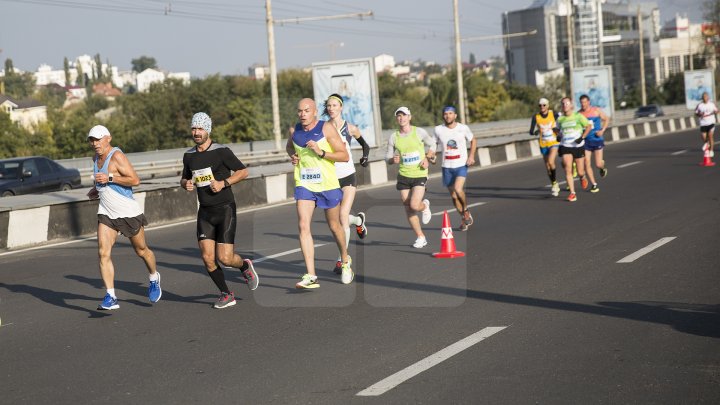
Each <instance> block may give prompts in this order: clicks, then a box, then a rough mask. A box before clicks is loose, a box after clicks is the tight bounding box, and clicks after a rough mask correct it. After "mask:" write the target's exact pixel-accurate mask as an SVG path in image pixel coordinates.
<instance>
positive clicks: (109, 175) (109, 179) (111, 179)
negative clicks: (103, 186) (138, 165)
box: [108, 173, 113, 183]
mask: <svg viewBox="0 0 720 405" xmlns="http://www.w3.org/2000/svg"><path fill="white" fill-rule="evenodd" d="M112 182H113V174H112V173H108V183H112Z"/></svg>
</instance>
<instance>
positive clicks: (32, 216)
mask: <svg viewBox="0 0 720 405" xmlns="http://www.w3.org/2000/svg"><path fill="white" fill-rule="evenodd" d="M696 126H697V125H696V123H695V120H694V119H692V118H691V117H686V118H659V119H655V120H652V121H646V122H641V123H629V124H625V125H619V126H615V127H611V128H610V132H609V136H606V142H608V143H611V142H614V141H619V140H623V139H632V138H636V137H645V136H650V135H654V134H659V133H666V132H675V131H679V130H684V129H686V128H695V127H696ZM478 145H479V147H478V151H477V164H478V165H479V166H480V167H488V166H492V165H495V164H498V163H502V162H512V161H516V160H520V159H528V158H533V157H537V156H540V148H539V147H538V144H537V140H536V138H535V137H531V136H529V135H526V134H515V135H508V136H506V137H494V138H478ZM384 153H385V150H384V148H378V149H374V150H373V152H372V153H371V162H370V164H369V167H367V168H363V167H361V166H360V165H356V168H357V175H356V176H357V180H358V185H359V186H360V187H361V188H362V187H363V186H369V185H379V184H385V183H388V182H394V180H395V178H396V175H397V165H387V164H386V163H385V161H384ZM276 166H277V167H265V168H263V167H260V168H251V173H252V170H256V173H255V174H251V176H249V177H248V178H247V179H246V180H244V181H242V182H240V183H238V184H235V185H233V191H234V194H235V201H236V204H237V206H238V208H249V207H254V206H261V205H267V204H276V203H280V202H285V201H287V200H289V199H292V198H293V192H294V188H295V182H294V178H293V173H292V166H290V165H289V164H288V163H285V164H281V165H276ZM437 170H439V169H438V167H437V166H436V167H435V169H434V170H433V171H437ZM85 192H86V190H73V191H69V192H63V193H61V192H58V193H49V194H47V195H39V196H17V197H7V198H2V199H0V250H13V249H21V248H25V247H29V246H33V245H40V244H45V243H48V242H55V241H62V240H69V239H74V238H78V237H84V236H88V235H93V234H95V232H96V231H97V215H96V214H97V207H98V202H97V201H96V200H95V201H89V200H88V199H87V197H86V196H85ZM24 197H27V198H24ZM135 198H136V199H137V200H138V201H139V203H140V205H141V207H144V210H145V215H146V216H147V218H148V221H149V223H150V226H154V225H160V224H165V223H172V222H177V221H181V220H187V219H192V218H194V217H195V216H196V214H197V207H198V204H197V197H196V194H195V193H194V192H187V191H185V190H183V189H181V188H180V187H179V181H178V179H177V178H171V179H167V180H162V179H160V180H158V182H155V183H149V184H148V183H143V184H142V185H141V186H140V187H137V188H136V190H135Z"/></svg>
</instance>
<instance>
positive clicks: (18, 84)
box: [3, 71, 35, 99]
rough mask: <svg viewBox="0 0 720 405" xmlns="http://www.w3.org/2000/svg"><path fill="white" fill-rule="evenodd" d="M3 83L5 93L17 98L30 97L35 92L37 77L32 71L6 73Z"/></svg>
mask: <svg viewBox="0 0 720 405" xmlns="http://www.w3.org/2000/svg"><path fill="white" fill-rule="evenodd" d="M6 72H7V71H6ZM3 83H4V86H5V94H6V95H8V96H10V97H12V98H15V99H23V98H27V97H30V96H31V95H32V94H33V93H34V92H35V77H34V76H33V74H32V73H30V72H25V73H17V72H14V73H12V74H10V75H5V77H4V78H3Z"/></svg>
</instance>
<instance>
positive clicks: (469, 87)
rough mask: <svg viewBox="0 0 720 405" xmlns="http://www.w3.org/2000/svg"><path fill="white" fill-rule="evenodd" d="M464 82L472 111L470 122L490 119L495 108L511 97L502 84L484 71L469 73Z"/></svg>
mask: <svg viewBox="0 0 720 405" xmlns="http://www.w3.org/2000/svg"><path fill="white" fill-rule="evenodd" d="M464 82H465V88H466V94H467V98H468V111H469V113H470V116H469V117H468V121H469V122H486V121H490V120H491V119H492V117H493V113H494V112H495V109H496V108H497V107H498V106H499V105H501V104H502V103H504V102H505V101H508V100H509V99H510V97H509V96H508V94H507V92H506V91H505V88H504V87H503V86H502V84H500V83H496V82H493V81H492V80H490V79H489V78H488V77H487V75H485V73H483V72H476V73H472V74H470V75H468V77H467V79H465V80H464Z"/></svg>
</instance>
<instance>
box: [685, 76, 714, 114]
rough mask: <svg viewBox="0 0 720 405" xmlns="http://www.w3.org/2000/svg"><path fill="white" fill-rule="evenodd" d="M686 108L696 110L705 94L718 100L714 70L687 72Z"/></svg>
mask: <svg viewBox="0 0 720 405" xmlns="http://www.w3.org/2000/svg"><path fill="white" fill-rule="evenodd" d="M684 73H685V107H687V109H688V110H694V109H695V107H696V106H697V105H698V103H700V102H701V101H702V95H703V93H706V92H707V94H708V95H709V96H710V100H713V101H714V100H716V94H715V78H714V77H713V71H712V69H701V70H686V71H685V72H684Z"/></svg>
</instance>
